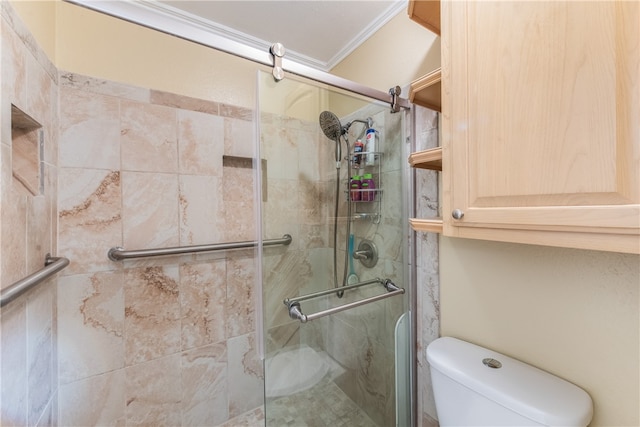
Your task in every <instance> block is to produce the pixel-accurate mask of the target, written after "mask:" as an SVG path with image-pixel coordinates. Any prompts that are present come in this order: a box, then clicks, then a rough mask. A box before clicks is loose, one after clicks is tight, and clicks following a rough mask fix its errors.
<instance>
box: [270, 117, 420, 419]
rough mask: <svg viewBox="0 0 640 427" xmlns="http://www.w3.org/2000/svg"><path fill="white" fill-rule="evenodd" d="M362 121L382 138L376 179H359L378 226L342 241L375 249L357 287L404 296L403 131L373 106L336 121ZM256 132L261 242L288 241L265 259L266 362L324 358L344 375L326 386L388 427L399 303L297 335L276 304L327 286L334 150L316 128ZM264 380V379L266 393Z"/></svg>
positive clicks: (274, 126)
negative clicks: (295, 352)
mask: <svg viewBox="0 0 640 427" xmlns="http://www.w3.org/2000/svg"><path fill="white" fill-rule="evenodd" d="M368 116H371V117H372V118H373V120H374V127H375V128H376V129H377V130H378V131H379V132H380V136H381V139H380V146H379V147H378V151H380V152H383V155H382V158H381V159H379V161H380V162H382V163H381V167H380V172H381V174H380V176H379V175H378V168H377V167H376V168H370V169H367V170H368V171H373V172H374V173H375V174H376V180H378V181H379V182H378V186H379V187H380V190H381V193H380V194H379V196H378V200H380V201H381V210H380V212H381V220H380V222H379V223H376V222H374V221H372V220H370V219H361V220H355V221H354V226H353V228H352V230H351V231H352V233H353V234H354V235H355V236H356V247H357V245H358V243H360V241H361V240H362V239H368V240H371V241H373V242H374V243H375V245H376V246H377V248H378V252H379V260H378V263H377V264H376V266H375V267H373V268H366V267H363V266H362V265H361V264H360V263H359V262H357V261H356V262H354V269H355V272H356V273H357V274H358V275H359V277H360V280H362V281H364V280H368V279H372V278H375V277H383V278H390V279H391V280H393V282H394V283H396V284H397V285H398V286H401V287H407V284H406V283H405V282H404V280H405V277H404V273H405V268H404V264H403V261H404V253H403V250H402V249H403V243H404V241H403V236H404V226H405V224H404V220H403V217H402V215H403V209H402V163H401V161H402V159H401V153H402V150H401V147H402V136H403V131H402V123H403V121H402V119H401V117H400V116H398V115H395V114H391V113H390V112H389V109H388V108H385V107H381V106H380V105H371V106H369V107H365V108H363V109H362V110H360V111H358V113H357V114H356V115H354V116H353V117H343V118H342V121H343V122H347V121H349V120H352V119H355V118H359V119H362V118H365V117H368ZM262 124H263V126H262V146H263V148H264V149H263V152H262V156H263V157H265V158H266V161H267V165H268V167H267V169H268V173H267V176H268V179H267V188H268V189H267V194H268V200H266V201H265V202H264V203H263V209H264V210H263V216H264V224H265V230H264V233H265V234H266V235H267V236H271V235H273V236H280V235H282V234H283V233H290V234H292V235H293V236H294V239H293V242H292V244H291V246H290V247H289V248H287V249H286V254H285V255H284V256H281V254H280V252H281V250H275V249H269V250H267V251H265V282H264V283H265V288H266V289H265V291H266V292H265V300H264V303H265V310H266V313H267V316H266V317H267V319H266V321H267V324H268V325H269V326H270V327H271V328H270V330H269V332H268V339H269V341H268V343H267V352H268V353H271V352H274V351H276V350H278V349H280V348H281V347H284V346H292V345H296V344H299V343H303V344H305V345H308V346H310V347H312V348H314V349H316V350H317V351H320V352H326V353H327V354H328V355H329V356H330V357H331V358H332V359H334V360H335V361H337V362H338V363H339V364H340V366H341V367H342V369H343V372H342V373H341V374H340V375H339V376H337V377H336V378H335V379H334V381H335V383H336V384H337V385H338V386H339V387H340V389H341V390H342V391H343V392H344V393H345V394H346V395H347V396H348V397H349V398H350V399H352V400H353V401H354V402H355V403H356V404H357V405H358V406H359V407H360V408H361V409H362V410H363V411H364V412H365V413H366V414H367V415H368V416H369V417H370V418H371V419H372V420H374V421H375V422H376V423H377V424H378V425H380V426H387V425H392V424H393V423H394V422H395V409H394V407H395V373H394V365H395V352H394V332H395V325H396V321H397V320H398V318H399V316H400V315H401V314H402V313H403V312H404V311H405V307H406V306H405V300H406V299H407V298H408V296H407V295H405V296H396V297H394V298H390V299H386V300H383V301H379V302H376V303H373V304H369V305H365V306H362V307H358V308H354V309H351V310H348V311H345V312H342V313H337V314H334V315H332V316H328V317H325V318H321V319H317V320H314V321H312V322H308V323H305V324H302V325H301V324H300V323H299V322H298V321H292V320H291V319H289V317H288V316H287V312H286V310H285V309H284V306H283V304H282V300H283V299H285V298H287V297H291V296H296V295H303V294H308V293H311V292H316V291H320V290H324V289H327V288H328V287H330V286H332V284H333V280H334V279H333V249H332V246H333V227H334V225H333V215H334V201H335V197H336V194H335V192H336V184H335V180H336V172H335V162H334V143H333V141H330V140H328V139H327V138H326V137H325V136H324V134H322V133H321V131H320V129H319V126H318V123H317V121H315V120H314V121H313V122H309V121H303V120H295V119H291V118H284V117H272V116H268V115H263V119H262ZM361 130H363V128H362V126H361V125H354V126H353V128H352V132H353V134H352V135H350V141H351V142H352V143H353V142H354V141H355V138H356V135H355V132H356V131H357V132H360V131H361ZM345 155H346V153H345ZM274 165H275V166H274ZM278 165H283V167H278ZM346 169H347V168H346V167H345V166H344V162H343V167H342V169H341V172H342V176H341V181H342V182H346V179H347V177H346V174H347V171H346ZM353 173H356V171H355V170H354V171H353ZM345 191H346V186H344V185H342V186H340V190H339V194H338V195H337V197H338V198H339V202H340V207H339V212H340V219H339V222H338V229H339V233H338V272H339V274H338V278H339V280H342V272H343V262H344V261H343V260H344V254H345V240H346V220H345V217H346V212H347V206H346V197H345ZM369 205H370V206H366V207H364V208H362V209H366V208H369V209H370V210H372V211H376V209H375V208H376V207H377V206H378V205H377V202H376V203H371V204H369ZM269 252H273V254H270V253H269ZM381 293H384V290H383V289H382V288H381V286H379V285H372V286H368V287H365V288H362V289H361V290H356V291H350V292H347V293H345V295H344V297H343V298H342V299H341V300H337V299H336V298H334V297H333V296H332V297H329V298H326V299H324V298H319V299H315V300H309V301H304V303H303V304H302V305H303V312H304V313H307V314H310V313H313V312H316V311H320V310H322V309H326V308H329V307H334V306H337V305H341V304H345V303H347V302H353V301H357V300H361V299H364V298H366V297H370V296H374V295H379V294H381ZM269 374H270V373H269V372H267V387H268V383H269ZM267 412H268V410H267ZM267 415H268V414H267Z"/></svg>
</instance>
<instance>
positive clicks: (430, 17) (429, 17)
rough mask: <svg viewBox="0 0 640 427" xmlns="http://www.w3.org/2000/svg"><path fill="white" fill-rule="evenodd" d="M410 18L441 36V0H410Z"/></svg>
mask: <svg viewBox="0 0 640 427" xmlns="http://www.w3.org/2000/svg"><path fill="white" fill-rule="evenodd" d="M407 11H408V13H409V18H411V20H413V21H415V22H417V23H418V24H420V25H422V26H423V27H425V28H426V29H427V30H429V31H431V32H434V33H436V34H437V35H440V0H409V7H408V9H407Z"/></svg>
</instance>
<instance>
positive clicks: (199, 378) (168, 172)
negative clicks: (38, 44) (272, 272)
mask: <svg viewBox="0 0 640 427" xmlns="http://www.w3.org/2000/svg"><path fill="white" fill-rule="evenodd" d="M252 119H253V114H252V112H251V111H246V110H244V109H238V108H234V107H231V106H225V105H220V104H218V103H215V102H208V101H202V100H196V99H190V98H185V97H181V96H175V95H172V94H167V93H160V92H156V91H153V90H149V89H142V88H137V87H130V86H126V85H121V84H117V83H114V82H109V81H103V80H99V79H94V78H91V77H86V76H79V75H75V74H72V73H61V74H60V160H59V162H60V171H59V175H60V178H59V179H60V189H59V218H58V219H59V248H60V251H61V252H65V253H67V254H69V256H70V257H72V258H73V259H74V263H73V266H72V268H69V269H67V270H66V271H65V272H64V275H63V277H62V278H61V279H60V281H59V287H58V294H59V298H58V306H57V311H58V315H59V346H58V351H59V367H60V368H59V371H60V372H59V376H60V396H59V406H60V424H61V425H96V424H101V425H123V424H126V425H184V426H189V425H193V426H202V425H216V424H220V423H223V422H225V421H227V420H228V419H229V418H232V417H235V416H238V415H240V414H242V413H244V412H246V411H248V410H251V409H254V408H255V407H258V406H260V405H261V404H262V401H263V391H262V388H263V386H262V384H263V379H262V377H263V374H262V364H261V362H260V360H259V359H258V357H257V352H256V343H255V328H256V322H255V316H256V313H255V300H254V296H255V295H254V294H255V292H254V286H255V256H254V253H253V250H243V251H228V252H226V253H220V252H217V253H209V254H199V255H184V256H179V257H175V256H173V257H161V258H155V259H154V258H151V259H145V260H134V261H124V262H114V261H110V260H109V259H108V258H107V256H106V255H107V250H108V249H109V248H110V247H113V246H123V247H125V248H127V249H141V248H156V247H169V246H184V245H197V244H205V243H218V242H225V241H237V240H240V241H242V240H255V238H256V236H255V233H256V230H255V226H254V224H255V213H254V205H253V194H254V184H253V171H252V170H251V169H250V168H248V169H247V168H244V169H243V168H237V167H223V162H222V158H223V155H233V156H248V157H253V156H254V153H253V138H252V129H253V123H252ZM229 187H230V188H231V189H232V190H229V191H227V190H226V188H229ZM240 224H241V226H239V225H240ZM86 396H91V401H93V402H105V404H103V405H100V407H98V408H97V407H96V406H95V405H91V404H87V401H86Z"/></svg>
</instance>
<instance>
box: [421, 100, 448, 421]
mask: <svg viewBox="0 0 640 427" xmlns="http://www.w3.org/2000/svg"><path fill="white" fill-rule="evenodd" d="M414 114H415V132H416V134H415V142H416V150H425V149H427V148H434V147H437V146H438V145H439V142H438V141H439V139H438V128H439V126H438V123H439V122H438V120H439V115H438V113H437V112H435V111H433V110H429V109H426V108H422V107H420V106H417V105H416V106H414ZM415 174H416V182H415V194H416V200H415V203H416V215H417V217H418V218H434V217H439V216H442V215H441V212H440V204H439V198H438V194H439V192H438V186H439V173H438V172H435V171H429V170H426V169H416V172H415ZM415 236H416V242H415V243H416V245H415V247H416V306H417V307H416V312H417V328H416V329H417V331H416V334H417V337H416V338H417V349H416V357H417V369H416V374H417V375H416V378H417V393H418V396H417V404H418V408H417V409H418V411H417V412H418V425H421V426H423V427H431V426H437V421H435V419H436V410H435V402H434V400H433V391H432V388H431V375H430V372H429V364H428V362H427V356H426V353H425V350H426V348H427V346H428V345H429V343H431V341H433V340H435V339H436V338H438V337H439V336H440V280H439V277H440V276H439V266H438V265H439V264H438V256H439V255H438V235H437V234H435V233H415Z"/></svg>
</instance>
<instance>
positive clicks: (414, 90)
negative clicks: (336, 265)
mask: <svg viewBox="0 0 640 427" xmlns="http://www.w3.org/2000/svg"><path fill="white" fill-rule="evenodd" d="M441 93H442V85H441V72H440V68H438V69H437V70H434V71H432V72H431V73H429V74H427V75H425V76H423V77H420V78H419V79H417V80H415V81H413V82H412V83H411V88H410V90H409V101H411V102H413V103H414V104H418V105H420V106H422V107H425V108H430V109H432V110H435V111H441V110H442V95H441Z"/></svg>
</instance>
